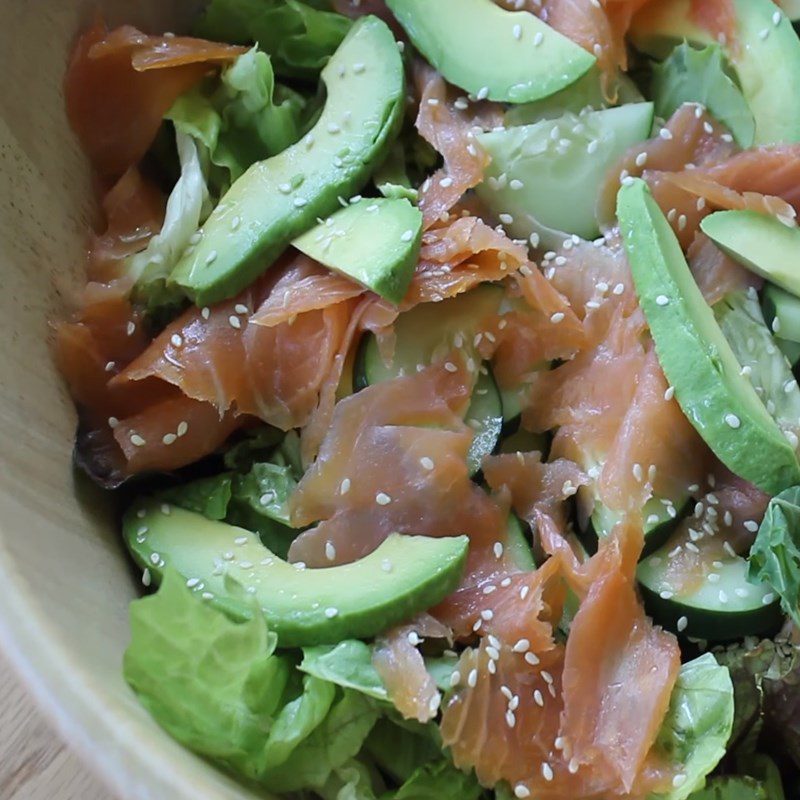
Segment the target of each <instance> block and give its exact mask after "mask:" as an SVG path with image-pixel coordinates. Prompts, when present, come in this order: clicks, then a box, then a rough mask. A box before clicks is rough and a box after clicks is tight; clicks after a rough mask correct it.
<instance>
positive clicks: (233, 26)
mask: <svg viewBox="0 0 800 800" xmlns="http://www.w3.org/2000/svg"><path fill="white" fill-rule="evenodd" d="M351 24H352V23H351V22H350V20H349V19H347V18H346V17H344V16H342V15H341V14H336V13H333V12H330V11H325V10H321V9H319V8H313V7H312V6H311V5H308V4H306V3H301V2H299V0H211V2H210V3H209V5H208V7H207V8H206V10H205V12H204V13H203V14H202V16H201V17H200V18H199V20H198V21H197V23H196V25H195V34H196V35H197V36H201V37H204V38H207V39H212V40H214V41H219V40H221V41H225V42H231V43H233V44H256V43H257V44H258V46H259V47H260V48H261V49H262V50H265V51H266V52H267V53H269V55H270V57H271V58H272V62H273V64H274V65H275V71H276V72H277V73H278V74H279V75H286V76H289V77H299V78H315V77H316V76H317V75H318V74H319V72H320V70H321V69H322V68H323V67H324V66H325V64H326V63H327V62H328V59H329V58H330V57H331V56H332V55H333V53H334V51H335V50H336V48H337V47H338V46H339V45H340V44H341V42H342V40H343V39H344V37H345V36H346V35H347V31H348V30H349V29H350V25H351Z"/></svg>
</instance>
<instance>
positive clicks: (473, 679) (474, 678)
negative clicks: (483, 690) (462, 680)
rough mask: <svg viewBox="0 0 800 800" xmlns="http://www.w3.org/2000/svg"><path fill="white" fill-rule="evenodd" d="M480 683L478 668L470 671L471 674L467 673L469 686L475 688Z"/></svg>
mask: <svg viewBox="0 0 800 800" xmlns="http://www.w3.org/2000/svg"><path fill="white" fill-rule="evenodd" d="M477 683H478V670H477V669H471V670H470V671H469V675H467V686H469V687H470V688H474V687H475V686H476V684H477Z"/></svg>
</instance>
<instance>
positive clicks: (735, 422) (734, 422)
mask: <svg viewBox="0 0 800 800" xmlns="http://www.w3.org/2000/svg"><path fill="white" fill-rule="evenodd" d="M725 424H726V425H727V426H728V427H729V428H733V430H736V429H737V428H739V427H740V426H741V424H742V421H741V420H740V419H739V417H737V416H736V414H726V415H725Z"/></svg>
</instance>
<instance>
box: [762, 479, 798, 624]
mask: <svg viewBox="0 0 800 800" xmlns="http://www.w3.org/2000/svg"><path fill="white" fill-rule="evenodd" d="M749 579H750V580H751V581H761V582H763V583H766V584H768V585H769V586H770V587H772V589H774V590H775V592H776V593H777V595H778V596H779V597H780V598H781V607H782V608H783V610H784V611H785V612H786V613H787V614H788V615H789V616H790V617H791V618H792V620H793V621H794V623H795V625H800V606H798V604H799V603H800V486H793V487H791V488H790V489H786V490H785V491H783V492H781V493H780V494H779V495H777V496H776V497H773V498H772V499H771V500H770V501H769V506H768V508H767V513H766V514H765V515H764V519H763V521H762V523H761V527H760V528H759V529H758V534H757V536H756V540H755V542H754V543H753V546H752V547H751V548H750V573H749Z"/></svg>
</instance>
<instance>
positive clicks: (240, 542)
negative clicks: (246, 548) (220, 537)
mask: <svg viewBox="0 0 800 800" xmlns="http://www.w3.org/2000/svg"><path fill="white" fill-rule="evenodd" d="M233 543H234V544H238V545H239V547H241V546H242V545H243V544H247V537H246V536H237V537H236V538H235V539H234V540H233Z"/></svg>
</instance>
